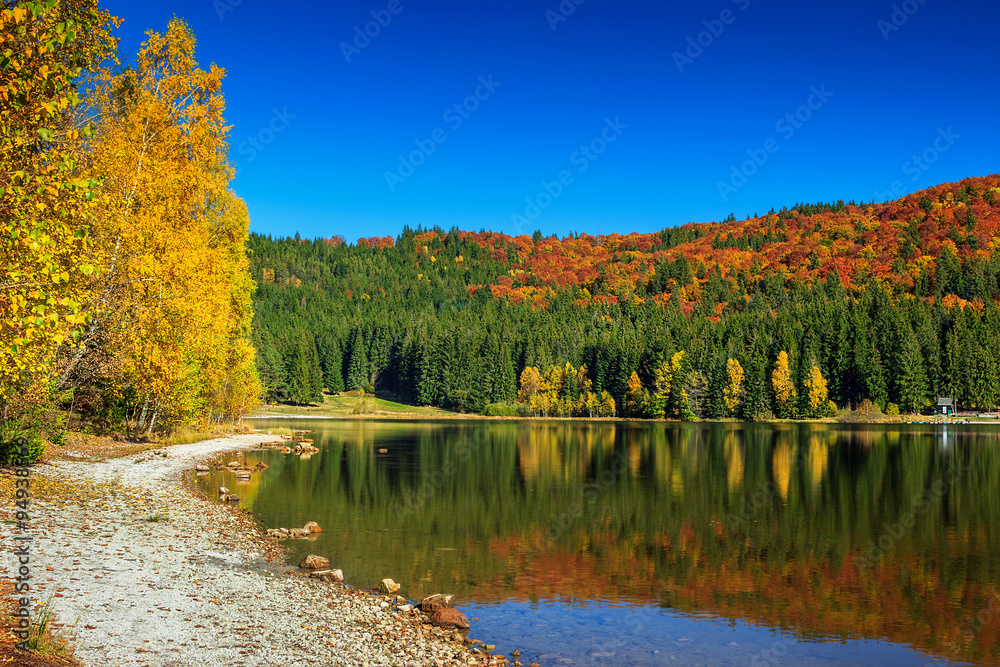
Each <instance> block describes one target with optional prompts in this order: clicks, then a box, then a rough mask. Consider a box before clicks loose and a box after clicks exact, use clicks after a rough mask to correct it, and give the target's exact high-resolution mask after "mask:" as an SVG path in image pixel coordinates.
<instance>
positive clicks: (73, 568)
mask: <svg viewBox="0 0 1000 667" xmlns="http://www.w3.org/2000/svg"><path fill="white" fill-rule="evenodd" d="M273 440H274V436H268V435H240V436H232V437H228V438H220V439H216V440H209V441H205V442H200V443H196V444H191V445H177V446H174V447H169V448H165V449H164V450H163V451H165V452H166V453H167V454H168V455H167V457H165V458H164V457H162V456H158V455H155V454H153V453H149V452H147V453H144V454H140V455H136V456H129V457H124V458H119V459H111V460H108V461H104V462H96V463H95V462H83V461H80V462H65V461H60V462H55V463H52V464H48V465H39V466H36V467H35V468H33V475H35V476H36V479H39V481H51V482H53V483H56V482H57V481H72V482H73V483H74V484H78V485H80V486H89V487H90V488H94V486H95V485H99V484H107V485H110V486H107V487H98V488H99V489H101V490H100V491H99V492H98V493H99V495H100V496H102V497H103V498H104V501H103V504H102V503H101V502H100V500H95V499H94V498H95V497H97V495H98V494H95V495H94V496H91V497H87V499H86V500H83V501H82V502H74V501H73V500H70V501H69V502H66V501H64V500H58V501H57V500H56V499H55V497H53V498H50V499H48V500H47V499H46V498H45V497H39V496H37V495H36V497H34V498H33V499H32V512H31V514H32V534H33V535H34V537H35V541H34V544H33V546H32V561H31V575H32V578H33V580H34V583H35V585H36V586H37V588H36V589H35V590H33V591H32V595H33V597H34V598H35V599H36V600H45V599H48V598H49V596H50V595H54V596H55V597H54V598H53V601H54V610H55V613H56V615H57V616H58V620H59V621H60V622H61V623H62V624H64V626H65V627H64V634H68V635H69V636H70V637H72V638H73V640H74V644H75V648H76V656H77V658H78V659H79V660H80V661H81V662H82V663H83V664H84V665H88V666H89V665H93V666H95V667H97V666H99V667H107V666H112V665H149V666H157V667H159V666H163V667H166V666H171V667H173V666H192V667H194V666H198V667H202V666H213V665H227V666H228V665H247V666H255V665H261V666H264V665H266V666H272V665H288V666H296V665H411V664H412V665H443V664H470V662H471V663H472V664H475V663H478V664H485V663H486V662H489V661H490V659H491V657H490V656H488V655H486V654H482V653H479V654H474V653H471V652H470V651H469V650H467V649H466V647H464V646H462V645H461V644H459V643H456V642H455V641H453V640H451V639H450V638H449V636H450V633H444V631H441V630H437V629H435V630H434V631H430V630H428V629H427V628H425V627H422V626H421V624H420V623H419V622H415V619H416V618H417V617H415V616H413V615H407V614H402V613H400V612H397V611H395V610H394V607H393V606H392V605H390V606H389V607H388V608H384V607H381V606H380V603H382V602H383V601H384V600H385V598H382V597H380V596H374V595H369V594H366V593H362V592H358V591H355V590H353V589H351V588H347V587H343V586H337V585H333V584H328V583H322V582H320V581H318V580H316V579H309V578H306V577H303V576H299V575H298V574H297V573H293V572H289V571H288V568H282V567H278V566H275V565H273V564H271V563H270V562H268V561H267V560H266V559H265V558H264V548H263V547H264V545H265V544H266V541H265V538H263V537H262V536H261V534H260V531H259V530H258V529H257V528H256V527H255V526H254V525H253V524H252V522H250V521H248V520H247V518H246V517H245V516H244V515H242V514H241V513H239V512H236V511H233V510H231V509H229V508H226V507H224V506H221V505H220V504H218V503H214V502H210V501H207V500H204V499H202V498H199V497H197V496H196V495H195V494H194V493H192V492H191V491H189V490H188V489H186V488H185V487H184V484H183V481H182V480H183V476H184V475H185V474H186V471H188V470H190V469H191V468H193V467H194V466H195V465H196V464H198V463H202V462H204V461H206V460H207V459H208V458H210V457H212V456H213V455H216V454H218V453H220V452H223V451H230V450H236V449H246V448H250V447H253V446H255V445H258V444H260V443H262V442H266V441H273ZM42 478H44V479H42ZM36 488H41V489H44V485H38V486H36ZM112 491H113V492H112ZM83 497H84V494H81V496H80V498H83ZM77 500H78V501H79V500H80V499H79V498H78V499H77ZM158 515H159V516H160V517H164V516H165V517H168V518H167V519H166V520H155V521H151V520H150V518H156V517H157V516H158ZM12 529H13V526H11V525H9V524H3V526H2V528H0V533H2V534H3V537H4V540H5V542H6V543H8V544H10V543H11V542H10V537H11V535H12ZM6 560H7V562H6V565H7V566H8V569H7V571H8V572H12V571H14V570H13V569H11V566H12V565H13V558H12V557H11V554H10V550H7V556H6ZM332 565H333V567H337V564H336V563H333V564H332ZM295 569H297V568H295ZM347 577H348V582H349V581H350V573H347ZM439 633H443V635H444V636H442V634H439Z"/></svg>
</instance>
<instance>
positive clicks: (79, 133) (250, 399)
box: [0, 0, 261, 441]
mask: <svg viewBox="0 0 1000 667" xmlns="http://www.w3.org/2000/svg"><path fill="white" fill-rule="evenodd" d="M4 6H5V7H7V3H5V5H4ZM116 23H117V19H113V18H112V17H110V16H109V15H108V14H107V13H106V12H103V11H101V10H99V9H98V6H97V2H96V0H64V1H61V2H54V1H50V2H44V3H43V2H23V3H15V4H14V6H13V7H10V8H5V9H3V10H2V11H0V28H2V32H0V40H2V41H0V178H2V183H0V185H2V190H0V226H2V227H3V229H2V232H3V233H2V234H0V239H2V240H0V257H2V260H0V404H2V406H0V407H2V408H3V412H2V415H0V419H2V422H3V426H4V429H5V432H4V433H0V441H2V440H4V439H5V438H8V437H9V436H10V435H12V434H15V433H14V432H16V431H24V430H25V429H29V430H30V427H31V424H29V423H28V421H30V420H27V417H29V416H30V414H31V412H32V410H31V409H30V408H31V406H46V405H49V404H50V403H51V399H50V396H52V395H53V393H54V392H55V391H59V390H72V398H71V399H70V400H71V401H72V403H71V405H72V404H75V405H76V406H77V407H81V406H87V407H89V408H90V410H91V414H92V416H95V417H97V418H100V419H102V420H103V421H104V422H105V423H106V424H107V425H108V426H110V427H113V428H117V427H120V426H126V427H127V428H128V429H129V430H130V431H132V432H140V431H141V432H150V431H153V430H157V429H161V428H169V427H170V426H172V425H173V424H176V423H198V422H201V423H205V422H215V421H221V420H226V419H232V418H235V417H238V416H240V415H242V414H244V413H245V412H247V411H248V410H249V409H250V408H252V407H253V406H254V405H255V404H256V402H257V400H258V397H259V395H260V393H261V387H260V382H259V380H258V377H257V372H256V369H255V364H254V359H255V351H254V349H253V347H252V346H251V345H250V343H249V329H250V323H251V319H252V311H251V294H252V292H253V289H254V284H253V281H252V280H251V279H250V275H249V271H248V259H247V254H246V245H245V244H246V241H247V238H248V229H249V217H248V214H247V210H246V206H245V205H244V204H243V202H242V201H241V200H240V199H239V198H238V197H236V196H235V195H234V194H233V192H232V191H231V190H230V189H229V182H230V180H231V179H232V176H233V170H232V168H231V167H230V165H229V161H228V145H227V143H226V135H227V132H228V129H229V128H228V127H227V126H226V124H225V120H224V118H223V112H224V111H225V104H224V100H223V97H222V80H223V76H224V72H223V71H222V70H221V69H220V68H218V67H215V66H214V65H213V66H212V67H210V68H209V69H208V70H207V71H206V70H203V69H201V68H199V66H198V64H197V62H196V61H195V58H194V46H195V40H194V36H193V34H192V33H191V31H190V29H189V28H188V27H187V25H186V24H184V23H183V22H182V21H180V20H179V19H174V20H173V21H171V22H170V24H169V26H168V29H167V32H166V33H165V34H158V33H156V32H149V33H148V35H147V40H146V42H145V43H144V45H143V47H142V49H141V51H140V52H139V54H138V57H137V59H136V62H135V63H134V64H133V65H131V66H130V67H127V68H125V69H124V70H122V71H121V72H120V73H118V74H116V75H112V74H111V73H110V67H106V66H105V65H106V64H107V65H111V64H113V60H112V59H113V56H114V47H115V42H114V40H113V38H112V37H111V32H110V31H111V30H112V29H113V27H114V26H115V25H116ZM84 74H87V75H88V78H89V84H90V85H88V86H87V88H86V90H87V93H88V96H87V97H85V98H82V99H81V95H80V92H79V90H78V86H79V83H80V81H81V77H82V76H83V75H84ZM60 398H61V396H60ZM36 411H37V410H36ZM26 420H27V421H26ZM36 426H37V425H36ZM8 427H10V428H8Z"/></svg>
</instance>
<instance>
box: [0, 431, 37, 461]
mask: <svg viewBox="0 0 1000 667" xmlns="http://www.w3.org/2000/svg"><path fill="white" fill-rule="evenodd" d="M22 440H26V441H27V443H28V464H29V465H30V464H32V463H35V462H36V461H38V459H40V458H42V454H44V453H45V443H44V442H43V441H42V439H41V437H39V436H38V435H31V436H30V437H27V438H23V439H22V438H15V439H13V440H7V441H0V465H12V464H15V463H18V457H19V456H20V452H21V443H22Z"/></svg>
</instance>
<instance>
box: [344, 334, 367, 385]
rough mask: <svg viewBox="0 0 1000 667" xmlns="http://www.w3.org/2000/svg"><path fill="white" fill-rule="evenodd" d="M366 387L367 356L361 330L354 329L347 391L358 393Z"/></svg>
mask: <svg viewBox="0 0 1000 667" xmlns="http://www.w3.org/2000/svg"><path fill="white" fill-rule="evenodd" d="M367 385H368V355H367V353H366V352H365V339H364V336H362V335H361V329H356V330H355V332H354V339H353V340H352V341H351V358H350V361H349V362H348V366H347V390H348V391H359V390H361V389H364V388H365V387H366V386H367Z"/></svg>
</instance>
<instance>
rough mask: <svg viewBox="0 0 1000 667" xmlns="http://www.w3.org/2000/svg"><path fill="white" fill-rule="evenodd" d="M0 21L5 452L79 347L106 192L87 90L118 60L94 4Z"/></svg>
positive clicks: (34, 10) (17, 8)
mask: <svg viewBox="0 0 1000 667" xmlns="http://www.w3.org/2000/svg"><path fill="white" fill-rule="evenodd" d="M11 4H12V3H4V8H3V9H2V10H0V441H2V440H5V439H8V438H10V437H12V436H14V435H18V434H19V433H23V432H25V431H26V430H31V428H32V427H37V426H38V424H37V423H33V416H34V419H37V409H38V407H39V406H44V405H45V404H46V403H47V400H48V396H49V394H50V392H51V389H52V386H53V383H52V379H53V376H54V374H55V360H56V356H57V354H58V353H59V351H60V349H62V348H65V347H67V346H74V345H76V344H77V343H78V341H79V338H80V336H81V335H82V332H83V331H84V329H85V327H86V325H87V323H88V320H89V314H88V312H87V304H88V302H89V300H90V296H91V291H92V284H93V281H92V278H93V276H94V275H95V273H96V272H97V271H99V266H97V264H96V262H95V261H94V248H93V242H92V229H93V224H94V221H93V209H94V198H95V191H96V188H97V185H98V183H97V181H96V180H95V179H94V178H93V175H92V174H88V173H87V172H86V171H85V170H84V169H82V168H81V160H82V157H83V155H84V152H85V150H86V141H87V138H88V137H89V136H90V133H91V127H90V125H89V124H88V123H86V122H82V123H81V122H80V120H79V119H80V115H79V114H78V113H77V108H78V107H79V105H80V93H79V90H78V88H77V82H78V81H79V79H80V77H81V76H82V75H83V74H85V72H86V70H87V69H88V68H89V69H93V68H96V67H100V66H101V64H102V63H103V62H104V61H105V60H107V59H109V58H112V57H113V54H114V47H115V42H114V40H113V39H112V37H111V34H110V31H111V30H112V29H113V27H114V26H115V24H116V20H115V19H112V18H111V17H110V16H109V15H108V13H107V12H104V11H102V10H100V9H99V8H98V5H97V2H96V0H66V1H63V2H21V3H16V4H13V6H11Z"/></svg>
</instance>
